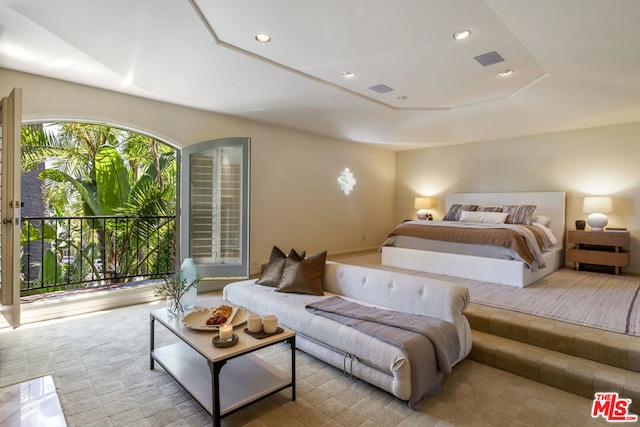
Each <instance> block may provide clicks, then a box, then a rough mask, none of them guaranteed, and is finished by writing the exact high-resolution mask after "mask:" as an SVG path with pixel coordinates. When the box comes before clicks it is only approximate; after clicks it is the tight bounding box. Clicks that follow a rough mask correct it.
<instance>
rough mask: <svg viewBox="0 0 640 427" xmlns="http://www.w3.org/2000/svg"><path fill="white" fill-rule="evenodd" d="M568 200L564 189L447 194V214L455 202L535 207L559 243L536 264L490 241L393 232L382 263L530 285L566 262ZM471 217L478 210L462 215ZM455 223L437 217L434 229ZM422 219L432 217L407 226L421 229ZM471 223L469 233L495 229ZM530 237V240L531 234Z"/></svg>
mask: <svg viewBox="0 0 640 427" xmlns="http://www.w3.org/2000/svg"><path fill="white" fill-rule="evenodd" d="M565 198H566V195H565V193H564V192H517V193H516V192H513V193H452V194H449V195H447V197H446V212H450V210H451V207H452V206H456V205H476V206H481V207H485V208H488V207H494V206H503V205H512V206H515V205H518V206H522V205H535V206H536V208H535V211H534V212H533V215H532V217H533V218H534V219H540V221H542V220H543V219H545V220H546V221H544V222H545V223H546V227H542V228H546V229H547V230H546V231H544V234H551V239H552V240H555V241H557V243H555V244H554V245H552V246H551V247H549V248H546V249H545V250H541V251H539V252H540V253H538V254H537V257H536V256H535V254H534V258H536V260H535V261H534V262H532V261H531V259H529V258H527V256H524V257H522V256H520V253H519V252H517V251H513V250H511V249H505V248H504V247H498V246H496V245H492V244H489V245H478V244H469V243H459V242H441V241H436V240H432V239H428V238H427V239H425V238H422V237H413V236H404V237H398V236H396V235H393V233H392V235H390V237H389V238H388V239H387V240H386V241H385V243H383V245H382V247H381V252H382V264H383V265H387V266H392V267H399V268H407V269H411V270H418V271H424V272H429V273H436V274H446V275H450V276H455V277H462V278H468V279H475V280H480V281H484V282H492V283H499V284H503V285H510V286H516V287H525V286H528V285H530V284H532V283H533V282H535V281H537V280H539V279H541V278H543V277H545V276H547V275H549V274H550V273H552V272H553V271H555V270H557V269H558V268H560V267H562V266H563V265H564V248H563V246H564V244H563V243H564V233H565ZM488 210H490V209H488ZM471 215H475V214H468V213H467V214H463V219H468V217H470V216H471ZM488 215H494V214H488ZM452 222H455V221H451V222H448V223H447V222H443V221H433V222H432V224H431V226H432V227H431V228H434V229H435V228H437V227H440V228H442V226H445V227H446V228H447V229H448V228H449V227H448V225H451V223H452ZM421 223H422V224H423V225H425V226H429V225H430V224H429V221H411V222H409V223H408V224H404V225H403V227H410V226H415V227H417V226H419V225H420V224H421ZM465 224H466V222H465V223H462V222H460V223H457V224H455V226H456V227H466V226H465ZM469 225H470V228H469V231H468V233H476V232H477V231H476V230H477V229H478V228H491V227H493V226H486V227H485V226H484V225H482V224H480V225H478V224H476V223H473V224H469ZM399 227H400V226H399ZM497 227H498V228H515V227H508V226H497ZM528 228H532V227H528ZM535 228H536V229H537V228H540V227H535ZM526 233H527V232H526V231H525V234H526ZM527 239H528V240H527V241H530V240H531V237H527ZM482 246H486V247H482ZM538 257H539V259H537V258H538Z"/></svg>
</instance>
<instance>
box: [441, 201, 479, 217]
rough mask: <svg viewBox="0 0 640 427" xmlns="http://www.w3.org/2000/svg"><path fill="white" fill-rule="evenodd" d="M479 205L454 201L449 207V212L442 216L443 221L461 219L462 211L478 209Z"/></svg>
mask: <svg viewBox="0 0 640 427" xmlns="http://www.w3.org/2000/svg"><path fill="white" fill-rule="evenodd" d="M476 210H478V205H463V204H460V203H454V204H453V205H451V207H450V208H449V211H448V212H447V214H446V215H445V216H444V218H442V220H443V221H460V212H462V211H476Z"/></svg>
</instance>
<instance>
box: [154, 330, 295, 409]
mask: <svg viewBox="0 0 640 427" xmlns="http://www.w3.org/2000/svg"><path fill="white" fill-rule="evenodd" d="M152 357H153V358H154V359H155V360H156V361H157V362H158V363H159V364H160V365H161V366H162V367H163V368H164V369H165V370H166V371H167V372H168V373H169V374H170V375H171V376H172V377H173V378H174V379H175V380H176V381H177V382H178V383H180V384H181V385H182V386H183V387H184V388H185V389H186V390H187V391H188V392H189V394H191V395H192V396H193V397H194V399H196V400H197V401H198V402H199V403H200V404H201V405H202V406H203V407H204V408H205V409H206V410H207V411H208V412H209V413H210V414H213V407H212V406H213V403H212V402H213V399H212V387H211V381H212V374H211V370H210V369H209V365H208V363H207V360H206V359H205V358H204V357H203V356H202V355H200V354H199V353H197V352H196V351H195V350H193V349H192V348H191V347H190V346H189V345H187V344H185V343H184V342H178V343H175V344H171V345H168V346H164V347H160V348H156V349H154V351H153V353H152ZM291 384H292V379H291V374H290V373H288V372H284V371H282V370H280V369H278V368H276V367H274V366H272V365H270V364H269V363H267V362H265V361H264V360H262V359H261V358H259V357H258V356H256V355H253V354H250V353H249V354H245V355H242V356H239V357H236V358H233V359H229V360H228V361H227V362H226V364H225V365H224V366H223V368H222V370H221V371H220V415H225V414H227V413H229V412H233V411H234V410H236V409H238V408H240V407H242V406H244V405H246V404H248V403H251V402H254V401H256V400H259V399H260V398H262V397H265V396H267V395H269V394H271V393H273V392H274V391H277V390H280V389H282V388H284V387H287V386H289V385H291Z"/></svg>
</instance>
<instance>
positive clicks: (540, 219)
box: [533, 215, 551, 227]
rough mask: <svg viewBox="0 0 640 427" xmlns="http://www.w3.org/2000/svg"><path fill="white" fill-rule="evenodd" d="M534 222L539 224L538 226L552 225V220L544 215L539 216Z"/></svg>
mask: <svg viewBox="0 0 640 427" xmlns="http://www.w3.org/2000/svg"><path fill="white" fill-rule="evenodd" d="M533 222H537V223H538V224H542V225H544V226H545V227H548V226H549V224H551V218H549V217H548V216H544V215H538V216H535V217H534V218H533Z"/></svg>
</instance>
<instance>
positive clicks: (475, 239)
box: [389, 221, 551, 271]
mask: <svg viewBox="0 0 640 427" xmlns="http://www.w3.org/2000/svg"><path fill="white" fill-rule="evenodd" d="M393 235H404V236H412V237H420V238H424V239H431V240H440V241H447V242H457V243H472V244H480V245H492V246H502V247H505V248H508V249H511V250H513V251H514V252H515V253H517V254H518V255H519V256H520V257H521V258H522V260H523V261H524V262H525V263H526V264H527V265H528V266H529V267H530V268H531V269H532V270H533V271H535V270H537V269H538V268H543V267H544V266H545V264H544V260H543V258H542V251H543V250H546V249H547V248H548V247H550V246H551V242H549V241H548V238H547V236H546V235H545V234H544V233H543V232H541V231H540V230H538V229H537V227H535V226H526V225H519V224H476V223H461V222H453V221H408V222H405V223H402V224H400V225H398V226H396V227H395V228H394V229H393V230H392V231H391V233H390V234H389V236H393Z"/></svg>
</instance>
